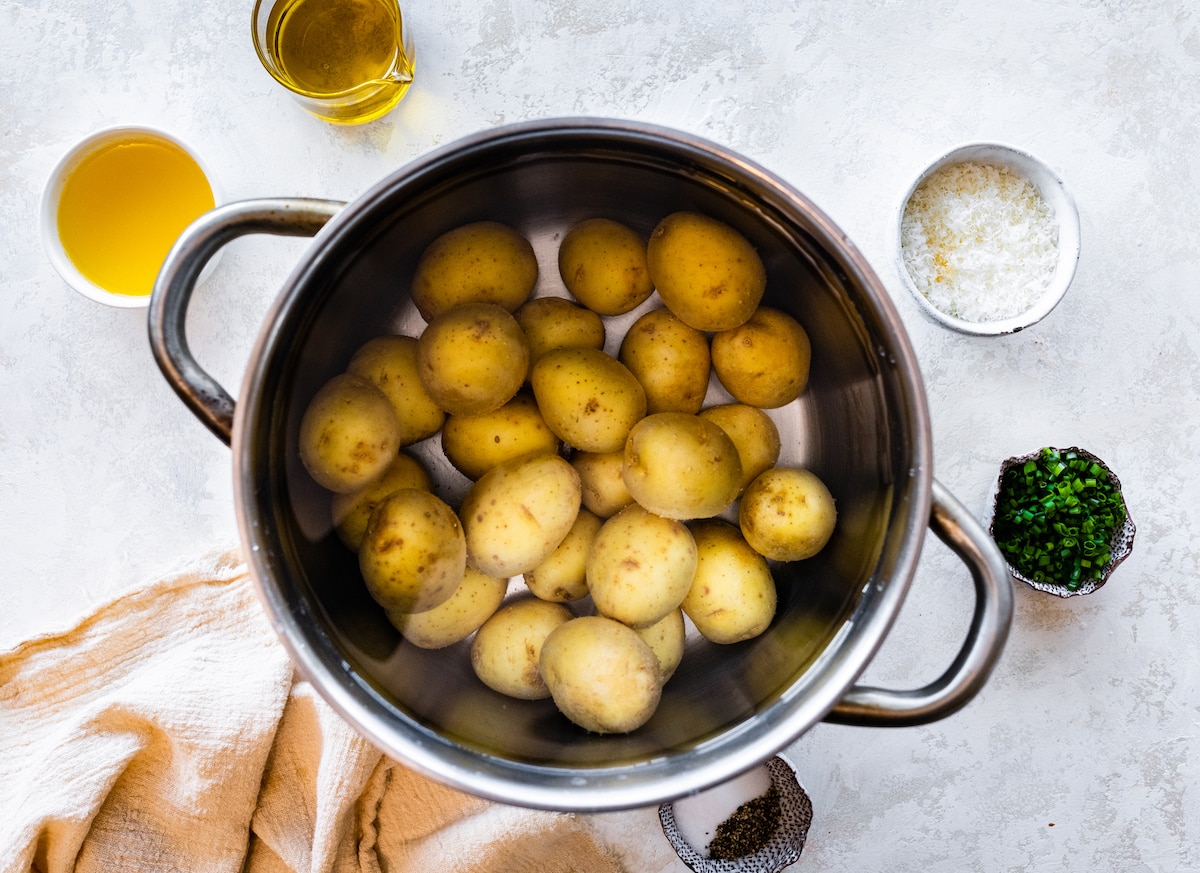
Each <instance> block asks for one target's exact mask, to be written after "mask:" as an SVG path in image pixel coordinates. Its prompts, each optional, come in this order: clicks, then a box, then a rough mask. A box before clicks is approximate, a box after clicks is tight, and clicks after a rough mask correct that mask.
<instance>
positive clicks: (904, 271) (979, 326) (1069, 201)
mask: <svg viewBox="0 0 1200 873" xmlns="http://www.w3.org/2000/svg"><path fill="white" fill-rule="evenodd" d="M971 162H973V163H978V164H991V165H994V166H1002V167H1008V168H1009V169H1011V170H1014V171H1016V172H1017V173H1019V174H1021V175H1022V176H1024V177H1025V178H1026V179H1028V180H1029V181H1030V182H1032V183H1033V184H1034V185H1035V186H1036V187H1037V189H1038V192H1039V193H1040V194H1041V195H1042V199H1043V200H1045V201H1046V203H1047V205H1049V207H1050V208H1051V209H1052V210H1053V211H1054V217H1055V219H1056V221H1057V222H1058V264H1057V266H1056V267H1055V270H1054V274H1053V276H1051V278H1050V281H1049V282H1048V283H1047V285H1046V288H1045V290H1044V291H1043V292H1042V295H1041V296H1040V297H1039V298H1038V299H1037V300H1036V301H1035V302H1034V303H1033V305H1032V306H1030V307H1029V308H1028V309H1026V310H1025V311H1024V312H1022V313H1020V314H1019V315H1014V316H1012V317H1010V318H1003V319H996V320H994V321H968V320H966V319H963V318H957V317H955V316H953V315H948V314H947V313H945V312H943V311H942V310H940V309H938V308H937V307H936V306H934V305H933V304H932V303H930V302H929V299H928V298H927V297H926V296H925V295H924V294H922V293H921V292H920V291H919V290H918V289H917V287H916V285H914V284H913V281H912V278H911V277H910V276H909V274H908V268H907V267H906V265H905V263H904V251H903V249H902V247H901V242H902V236H901V226H902V224H903V221H904V210H905V207H907V205H908V201H909V198H910V197H912V195H913V192H914V191H916V190H917V188H918V187H919V186H920V185H921V183H922V182H924V181H925V180H926V179H928V178H929V177H930V176H931V175H933V174H934V173H936V172H937V171H938V170H940V169H942V168H943V167H945V166H948V165H950V164H961V163H971ZM894 232H895V254H896V265H897V268H898V270H899V272H900V279H901V281H902V282H903V283H904V287H906V288H907V289H908V290H909V292H910V293H911V294H912V296H913V298H914V299H915V300H916V301H917V304H918V305H919V306H920V308H921V311H922V312H923V313H924V314H925V315H926V316H928V317H929V318H930V319H932V320H933V321H935V322H937V323H938V324H941V325H943V326H945V327H948V328H951V329H952V330H956V331H959V332H960V333H965V334H972V335H975V336H1003V335H1005V334H1011V333H1016V332H1017V331H1019V330H1023V329H1025V328H1027V327H1029V326H1030V325H1033V324H1036V323H1037V322H1039V321H1041V320H1042V319H1043V318H1045V317H1046V316H1047V315H1049V314H1050V312H1051V311H1052V310H1053V309H1054V307H1055V306H1057V305H1058V304H1059V302H1060V301H1061V300H1062V299H1063V296H1064V295H1065V294H1066V293H1067V289H1068V288H1069V287H1070V286H1071V281H1072V280H1073V279H1074V278H1075V268H1076V266H1077V265H1078V263H1079V210H1078V209H1077V208H1076V205H1075V198H1073V197H1072V196H1071V193H1070V192H1069V191H1068V190H1067V188H1066V186H1065V185H1064V184H1063V181H1062V179H1060V178H1059V176H1058V174H1057V173H1055V172H1054V171H1053V170H1051V169H1050V167H1049V166H1047V165H1046V164H1045V163H1044V162H1042V161H1040V160H1038V159H1037V158H1035V157H1034V156H1033V155H1031V154H1029V152H1026V151H1023V150H1022V149H1018V148H1014V147H1013V146H1009V145H1003V144H1001V143H971V144H968V145H962V146H958V147H957V148H954V149H951V150H950V151H949V152H946V153H945V154H944V155H942V156H941V157H940V158H938V159H937V160H936V161H934V162H933V163H932V164H930V165H929V166H928V167H926V168H925V170H924V171H923V172H922V173H921V174H920V175H919V176H918V177H917V178H916V180H915V181H914V182H913V183H912V184H911V185H910V186H909V187H908V190H907V191H905V192H904V196H903V197H902V198H901V200H900V207H899V209H898V210H897V214H896V221H895V225H894Z"/></svg>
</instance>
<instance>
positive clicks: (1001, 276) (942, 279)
mask: <svg viewBox="0 0 1200 873" xmlns="http://www.w3.org/2000/svg"><path fill="white" fill-rule="evenodd" d="M900 248H901V252H902V254H903V258H904V266H905V269H906V270H907V271H908V275H909V278H911V279H912V283H913V285H914V286H915V287H916V289H917V291H919V292H920V293H921V294H922V295H924V297H925V298H926V299H927V300H928V301H929V302H930V303H931V304H933V306H934V307H935V308H937V309H938V310H940V311H941V312H944V313H946V314H947V315H950V316H953V317H955V318H961V319H964V320H966V321H973V322H985V321H997V320H999V319H1002V318H1010V317H1012V316H1015V315H1020V314H1021V313H1022V312H1025V311H1026V310H1027V309H1029V308H1030V307H1031V306H1032V305H1033V304H1034V303H1035V302H1036V301H1037V299H1038V297H1039V296H1040V295H1041V293H1042V292H1043V291H1044V290H1045V288H1046V286H1047V285H1048V284H1049V282H1050V278H1051V277H1052V276H1053V275H1054V269H1055V266H1056V265H1057V263H1058V225H1057V223H1056V221H1055V217H1054V211H1053V210H1052V209H1051V208H1050V206H1049V205H1048V204H1047V203H1046V201H1045V200H1044V199H1042V196H1041V194H1040V193H1039V192H1038V189H1037V186H1036V185H1034V184H1033V183H1032V182H1030V181H1029V180H1028V179H1026V178H1025V177H1024V176H1022V175H1021V174H1020V173H1018V172H1016V171H1014V170H1011V169H1009V168H1007V167H1002V166H998V165H994V164H982V163H974V162H971V161H967V162H964V163H958V164H950V165H947V166H945V167H942V168H941V169H939V170H937V171H936V172H935V173H933V174H932V175H931V176H930V177H929V178H928V179H926V180H925V181H923V182H922V183H921V184H920V185H919V186H918V187H917V189H916V190H915V191H914V192H913V194H912V196H911V197H910V198H909V200H908V203H907V204H905V207H904V215H903V217H902V218H901V221H900Z"/></svg>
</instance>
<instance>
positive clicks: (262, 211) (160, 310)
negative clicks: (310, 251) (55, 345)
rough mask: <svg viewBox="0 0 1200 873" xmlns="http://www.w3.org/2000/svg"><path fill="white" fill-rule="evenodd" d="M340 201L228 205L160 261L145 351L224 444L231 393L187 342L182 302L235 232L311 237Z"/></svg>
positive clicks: (199, 222) (229, 429)
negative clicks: (147, 350) (208, 369)
mask: <svg viewBox="0 0 1200 873" xmlns="http://www.w3.org/2000/svg"><path fill="white" fill-rule="evenodd" d="M345 205H346V204H345V203H343V202H341V201H337V200H313V199H304V198H294V199H269V200H242V201H237V202H234V203H228V204H226V205H224V206H219V207H217V208H216V209H213V210H211V211H209V212H207V213H205V214H204V215H202V216H200V218H198V219H196V221H194V222H193V223H192V224H191V225H189V226H188V228H187V229H186V230H184V232H183V233H182V234H181V235H180V237H179V239H178V240H176V242H175V245H174V246H173V247H172V248H171V251H170V252H169V253H168V254H167V257H166V260H165V261H163V265H162V268H161V269H160V270H159V272H158V278H157V279H156V280H155V282H154V291H153V293H152V294H151V296H150V313H149V329H150V350H151V351H152V352H153V353H154V360H155V361H156V362H157V363H158V367H159V369H160V370H162V373H163V375H164V376H165V377H166V379H167V382H169V383H170V385H171V387H172V388H174V389H175V393H176V394H178V395H179V397H180V399H181V400H183V403H184V405H185V406H187V407H188V408H189V409H190V410H191V411H192V413H193V414H195V416H196V417H197V418H199V419H200V421H202V422H203V423H204V424H205V426H207V427H208V429H209V430H210V431H212V432H213V433H214V434H216V436H217V438H218V439H219V440H221V442H223V443H225V445H230V444H231V443H232V440H233V410H234V400H233V397H232V396H230V394H229V392H228V391H226V390H225V389H224V388H223V387H222V386H221V385H220V383H218V382H217V380H216V379H214V378H213V377H212V376H210V375H209V374H208V373H207V372H206V371H205V370H204V368H203V367H201V366H200V364H199V363H198V362H197V361H196V359H195V357H193V355H192V352H191V350H190V349H189V348H188V342H187V333H186V327H185V324H186V320H187V308H188V302H189V301H190V300H191V297H192V291H193V290H195V287H196V283H197V282H198V281H199V279H200V273H201V272H202V271H203V269H204V265H205V264H207V263H208V261H209V259H211V258H212V256H213V255H215V254H216V253H217V251H218V250H219V249H221V247H222V246H224V245H225V244H226V243H229V242H232V241H233V240H235V239H237V238H238V237H239V236H245V235H247V234H251V233H270V234H275V235H278V236H313V235H315V234H316V233H317V231H319V230H320V229H321V228H322V227H324V226H325V224H326V222H328V221H329V219H331V218H333V216H335V215H337V213H338V212H339V211H341V209H342V207H343V206H345Z"/></svg>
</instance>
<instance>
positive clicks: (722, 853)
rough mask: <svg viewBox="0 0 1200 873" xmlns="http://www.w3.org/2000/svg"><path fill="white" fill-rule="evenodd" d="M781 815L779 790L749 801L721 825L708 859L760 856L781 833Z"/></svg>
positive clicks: (771, 788)
mask: <svg viewBox="0 0 1200 873" xmlns="http://www.w3.org/2000/svg"><path fill="white" fill-rule="evenodd" d="M781 815H782V810H781V808H780V805H779V789H778V788H776V787H775V786H774V785H772V786H771V787H770V788H768V789H767V792H766V793H765V794H763V795H761V796H759V797H756V798H754V799H753V800H747V801H746V802H745V803H743V804H742V805H741V806H739V807H738V808H737V809H736V810H735V811H734V812H733V814H732V815H730V816H729V818H727V819H725V821H723V822H721V824H719V825H717V832H716V834H715V835H714V836H713V838H712V842H710V843H709V844H708V856H709V857H710V858H715V859H717V860H720V861H734V860H737V859H738V858H744V857H745V856H746V855H750V854H753V853H754V852H757V851H758V850H759V849H761V848H762V847H763V846H765V845H766V844H767V843H769V842H770V841H771V837H773V836H775V832H776V831H777V830H779V820H780V817H781Z"/></svg>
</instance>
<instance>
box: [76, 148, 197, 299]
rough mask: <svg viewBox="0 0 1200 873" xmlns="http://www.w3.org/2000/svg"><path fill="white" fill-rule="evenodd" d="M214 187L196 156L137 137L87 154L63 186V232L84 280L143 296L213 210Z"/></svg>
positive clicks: (109, 288) (113, 291)
mask: <svg viewBox="0 0 1200 873" xmlns="http://www.w3.org/2000/svg"><path fill="white" fill-rule="evenodd" d="M213 206H214V197H213V191H212V186H211V185H209V183H208V179H207V178H205V176H204V172H203V171H202V170H201V169H200V167H199V166H198V165H197V164H196V162H195V161H194V160H193V159H192V157H191V156H190V155H189V154H188V153H187V152H185V151H184V150H183V149H181V148H179V146H177V145H175V144H173V143H169V142H165V141H163V140H160V139H151V138H137V139H130V140H127V141H125V142H118V143H113V144H111V145H107V146H104V147H102V148H100V149H99V150H97V151H96V152H94V153H92V154H90V155H88V156H87V157H86V158H84V159H83V160H82V161H80V163H79V165H78V166H77V167H75V169H73V170H72V171H71V172H70V174H69V175H68V176H67V179H66V181H65V182H64V183H63V188H62V194H60V195H59V201H58V234H59V237H60V238H61V239H62V244H63V248H64V249H66V252H67V257H69V258H70V259H71V262H72V263H74V264H75V266H76V267H77V268H78V270H79V272H81V273H82V274H83V275H84V276H85V277H86V278H87V279H89V280H90V281H92V282H94V283H95V284H96V285H99V286H100V287H101V288H103V289H105V290H106V291H110V292H112V293H113V294H128V295H131V296H146V295H148V294H149V293H150V292H151V290H152V289H153V288H154V280H155V278H156V277H157V276H158V270H159V268H160V267H161V266H162V262H163V259H164V258H166V256H167V252H169V251H170V250H171V246H172V245H174V244H175V240H176V239H178V237H179V234H180V233H182V232H183V230H184V228H186V227H187V226H188V225H189V224H191V223H192V221H194V220H195V219H196V218H198V217H199V216H200V215H202V214H203V213H205V212H207V211H208V210H210V209H212V208H213Z"/></svg>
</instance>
